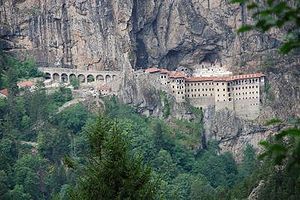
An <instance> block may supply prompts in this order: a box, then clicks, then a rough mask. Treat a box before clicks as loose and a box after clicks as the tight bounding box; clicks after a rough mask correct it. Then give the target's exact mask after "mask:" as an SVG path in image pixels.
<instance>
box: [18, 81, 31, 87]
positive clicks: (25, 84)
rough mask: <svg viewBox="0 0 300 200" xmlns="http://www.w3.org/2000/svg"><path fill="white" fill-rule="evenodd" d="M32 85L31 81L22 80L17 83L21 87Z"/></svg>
mask: <svg viewBox="0 0 300 200" xmlns="http://www.w3.org/2000/svg"><path fill="white" fill-rule="evenodd" d="M33 85H34V82H32V81H22V82H19V83H18V86H19V87H21V88H23V87H32V86H33Z"/></svg>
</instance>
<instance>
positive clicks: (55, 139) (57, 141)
mask: <svg viewBox="0 0 300 200" xmlns="http://www.w3.org/2000/svg"><path fill="white" fill-rule="evenodd" d="M38 144H39V146H38V150H39V152H40V154H41V155H43V156H44V157H45V158H47V159H49V160H51V161H53V162H59V161H60V160H61V159H62V158H63V157H64V156H65V155H66V152H69V150H70V135H69V133H68V131H67V130H64V131H62V130H60V129H58V128H55V127H47V129H46V130H42V131H41V132H39V134H38Z"/></svg>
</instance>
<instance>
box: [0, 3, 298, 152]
mask: <svg viewBox="0 0 300 200" xmlns="http://www.w3.org/2000/svg"><path fill="white" fill-rule="evenodd" d="M228 2H229V1H227V0H0V48H2V49H4V50H6V51H9V52H11V53H15V54H16V55H18V56H20V57H22V56H33V57H34V58H35V59H36V60H37V62H38V64H39V65H40V66H52V67H53V66H57V67H68V68H78V69H95V70H123V72H124V74H125V79H124V81H123V90H122V91H121V97H122V99H123V101H124V102H126V103H131V104H133V105H135V106H140V107H141V108H142V109H146V110H148V111H151V110H152V111H151V112H152V113H154V115H157V116H160V115H161V111H159V107H161V104H162V103H161V102H160V100H159V98H157V95H158V94H157V93H155V92H154V93H153V92H151V89H149V88H148V89H145V88H144V86H145V87H146V88H147V87H148V84H147V81H149V82H151V80H142V79H138V78H136V77H135V75H134V74H133V73H132V69H140V68H147V67H151V66H153V65H158V66H160V67H164V68H169V69H174V68H175V67H178V66H185V67H188V68H193V66H194V65H195V64H198V63H201V62H202V61H211V62H213V61H221V62H222V63H223V64H224V65H226V66H227V68H230V69H231V70H233V71H234V72H256V71H263V72H265V73H266V75H267V78H268V81H269V82H268V85H267V87H266V89H265V90H266V95H265V96H264V99H263V102H262V104H263V107H262V114H261V117H260V118H259V119H258V120H257V121H256V122H245V121H243V120H240V119H237V118H236V117H235V116H232V115H231V114H228V115H224V114H222V113H221V114H220V113H214V112H212V111H209V110H208V111H206V112H207V113H208V117H207V119H206V120H205V121H204V122H205V126H206V132H207V134H208V136H209V137H215V138H216V139H218V140H219V141H220V142H221V143H223V144H225V143H226V144H227V145H224V149H225V150H226V149H227V150H232V151H240V148H239V147H241V146H242V145H243V144H244V143H246V142H247V141H248V142H249V141H250V142H251V141H252V140H253V141H255V140H257V141H258V140H259V139H260V138H261V136H262V137H266V135H265V134H266V130H264V129H262V128H261V126H260V125H259V124H261V123H262V122H263V121H264V120H265V119H267V118H271V117H282V118H284V119H287V118H289V117H299V116H300V104H299V102H300V88H299V85H300V84H299V83H300V74H299V71H300V70H299V56H289V57H283V56H280V55H277V54H276V53H275V52H276V50H275V49H276V47H277V46H278V45H279V42H278V41H277V40H276V39H275V38H276V37H278V35H280V34H281V33H280V32H278V31H273V32H272V33H270V34H259V33H256V32H252V33H247V34H244V35H237V34H236V33H235V32H236V29H237V28H238V27H239V26H240V25H242V24H243V23H246V22H249V21H250V19H251V18H250V17H248V16H249V14H248V13H247V10H246V9H245V8H244V7H242V6H238V5H231V4H229V3H228ZM155 102H157V103H155ZM174 111H175V110H174ZM141 112H144V111H141ZM150 114H151V113H150ZM183 115H184V114H180V116H183ZM234 147H237V148H235V149H234V150H233V148H234Z"/></svg>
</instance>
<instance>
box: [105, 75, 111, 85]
mask: <svg viewBox="0 0 300 200" xmlns="http://www.w3.org/2000/svg"><path fill="white" fill-rule="evenodd" d="M110 81H111V76H110V75H109V74H107V75H106V76H105V82H106V83H109V82H110Z"/></svg>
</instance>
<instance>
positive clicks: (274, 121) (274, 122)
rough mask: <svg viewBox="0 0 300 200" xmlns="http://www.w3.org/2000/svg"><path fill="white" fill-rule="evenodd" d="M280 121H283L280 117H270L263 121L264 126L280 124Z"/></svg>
mask: <svg viewBox="0 0 300 200" xmlns="http://www.w3.org/2000/svg"><path fill="white" fill-rule="evenodd" d="M282 122H283V121H282V120H281V119H278V118H272V119H270V120H268V121H266V122H265V126H270V125H274V124H281V123H282Z"/></svg>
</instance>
